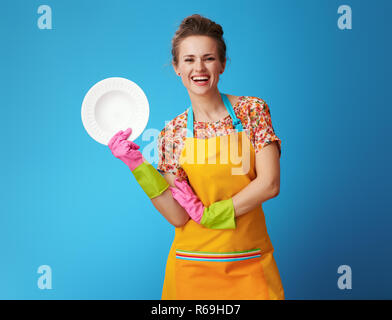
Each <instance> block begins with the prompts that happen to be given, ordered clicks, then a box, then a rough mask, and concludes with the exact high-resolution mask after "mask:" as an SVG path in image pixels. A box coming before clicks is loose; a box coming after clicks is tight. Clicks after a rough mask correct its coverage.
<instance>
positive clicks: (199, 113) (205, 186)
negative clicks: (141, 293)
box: [109, 15, 284, 299]
mask: <svg viewBox="0 0 392 320" xmlns="http://www.w3.org/2000/svg"><path fill="white" fill-rule="evenodd" d="M172 55H173V67H174V70H175V72H176V73H177V74H178V76H179V77H181V80H182V82H183V84H184V86H185V88H186V89H187V91H188V93H189V97H190V100H191V107H189V108H188V109H187V110H186V111H185V112H183V113H182V114H180V115H179V116H177V117H176V118H174V119H173V120H172V121H170V122H169V123H168V124H167V125H166V126H165V128H164V129H163V130H162V131H161V133H160V135H159V137H158V150H159V153H160V157H159V163H158V171H159V172H160V173H162V174H163V177H162V175H160V174H159V173H158V171H156V170H155V169H154V168H153V167H152V166H151V165H150V164H149V163H148V162H147V161H146V160H145V159H144V158H143V157H142V155H141V153H140V151H138V150H137V149H138V148H139V147H138V146H137V145H136V144H135V143H133V142H130V141H127V140H126V139H127V137H128V136H129V134H130V133H131V129H128V130H127V131H125V132H122V131H120V132H119V133H117V134H116V135H115V136H114V137H113V138H112V139H111V141H110V143H109V148H110V149H111V150H112V152H113V154H114V155H115V156H116V157H118V158H120V159H121V160H123V161H124V162H125V163H126V164H127V165H128V166H129V168H130V169H131V171H132V172H133V174H134V176H135V178H136V180H137V181H138V182H139V184H140V185H141V186H142V188H143V189H144V190H145V192H146V193H147V195H148V196H149V197H150V199H151V201H152V203H153V204H154V206H155V207H156V208H157V210H158V211H159V212H161V213H162V215H163V216H164V217H165V218H166V219H167V220H168V221H169V222H170V223H171V224H173V225H174V226H175V227H176V228H175V238H174V241H173V244H172V247H171V250H170V253H169V257H168V260H167V264H166V274H165V281H164V285H163V292H162V299H284V293H283V288H282V284H281V280H280V276H279V272H278V269H277V266H276V263H275V260H274V258H273V247H272V244H271V242H270V239H269V236H268V233H267V229H266V225H265V219H264V213H263V210H262V207H261V204H262V203H263V202H265V201H267V200H268V199H271V198H273V197H275V196H277V195H278V194H279V183H280V168H279V157H280V144H281V141H280V139H279V138H278V137H277V136H276V135H275V133H274V131H273V127H272V123H271V117H270V112H269V108H268V105H267V104H266V103H265V102H264V101H263V100H262V99H259V98H256V97H250V96H241V97H238V96H233V95H226V94H223V93H220V92H219V90H218V87H217V85H218V82H219V76H220V74H222V73H223V72H224V70H225V65H226V45H225V42H224V40H223V30H222V28H221V26H220V25H218V24H216V23H214V22H213V21H211V20H209V19H207V18H204V17H202V16H200V15H192V16H190V17H187V18H185V19H184V20H183V21H182V23H181V25H180V27H179V29H178V30H177V32H176V34H175V36H174V38H173V41H172ZM169 186H170V187H169Z"/></svg>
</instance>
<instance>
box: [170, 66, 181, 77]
mask: <svg viewBox="0 0 392 320" xmlns="http://www.w3.org/2000/svg"><path fill="white" fill-rule="evenodd" d="M172 66H173V69H174V72H175V73H176V74H177V75H178V76H179V75H180V72H179V71H178V68H177V67H176V66H175V64H174V63H172Z"/></svg>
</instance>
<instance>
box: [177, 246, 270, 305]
mask: <svg viewBox="0 0 392 320" xmlns="http://www.w3.org/2000/svg"><path fill="white" fill-rule="evenodd" d="M175 270H176V271H175V278H176V295H177V299H185V300H203V299H205V300H228V299H247V300H248V299H249V300H252V299H268V286H267V283H266V281H265V277H264V271H263V267H262V264H261V250H260V249H254V250H248V251H241V252H221V253H212V252H195V251H184V250H176V265H175Z"/></svg>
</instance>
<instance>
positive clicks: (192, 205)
mask: <svg viewBox="0 0 392 320" xmlns="http://www.w3.org/2000/svg"><path fill="white" fill-rule="evenodd" d="M174 184H175V186H176V187H177V188H173V187H170V191H171V193H172V195H173V198H174V199H176V200H177V202H178V203H179V204H180V205H181V207H183V208H184V209H185V211H186V212H188V214H189V216H190V217H191V218H192V220H194V221H195V222H197V223H199V224H200V220H201V218H202V216H203V213H204V205H203V203H202V202H201V201H200V200H199V198H198V197H197V196H196V195H195V193H194V192H193V190H192V188H191V187H190V185H189V184H188V183H187V182H186V180H184V181H179V180H178V179H175V180H174Z"/></svg>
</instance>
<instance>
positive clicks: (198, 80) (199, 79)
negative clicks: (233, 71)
mask: <svg viewBox="0 0 392 320" xmlns="http://www.w3.org/2000/svg"><path fill="white" fill-rule="evenodd" d="M191 79H192V81H193V82H194V83H195V84H196V85H198V86H201V85H205V84H207V83H208V81H209V80H210V77H209V76H195V77H192V78H191Z"/></svg>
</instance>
